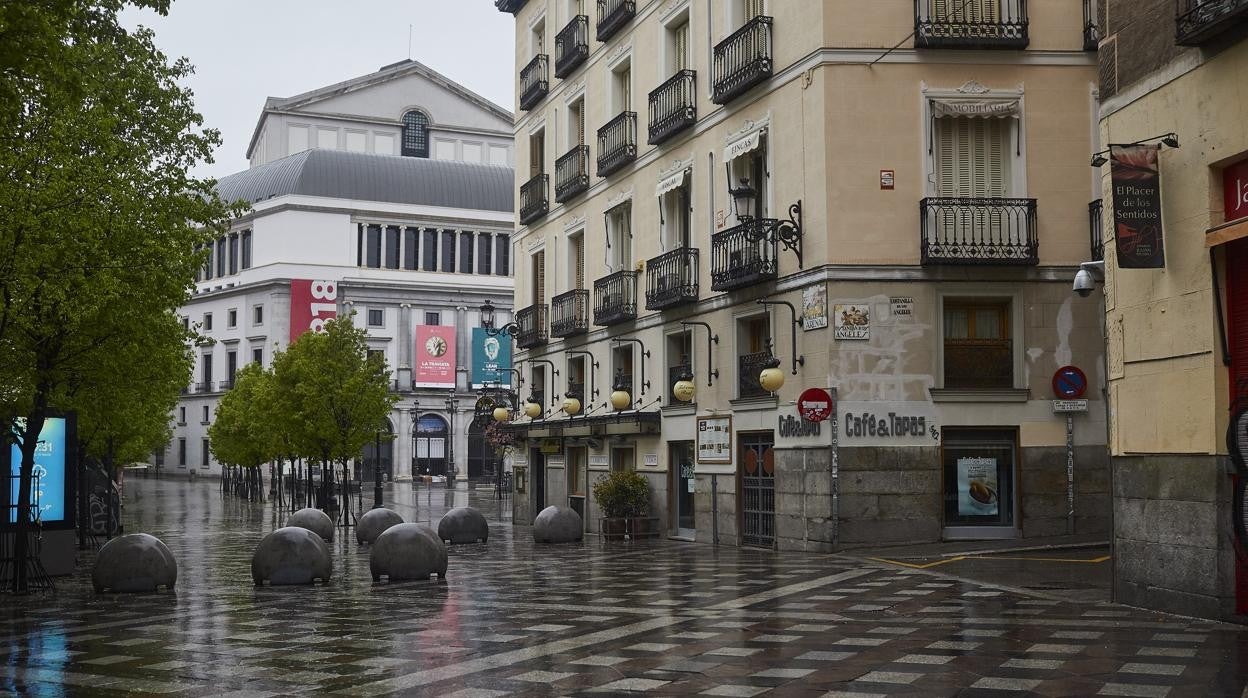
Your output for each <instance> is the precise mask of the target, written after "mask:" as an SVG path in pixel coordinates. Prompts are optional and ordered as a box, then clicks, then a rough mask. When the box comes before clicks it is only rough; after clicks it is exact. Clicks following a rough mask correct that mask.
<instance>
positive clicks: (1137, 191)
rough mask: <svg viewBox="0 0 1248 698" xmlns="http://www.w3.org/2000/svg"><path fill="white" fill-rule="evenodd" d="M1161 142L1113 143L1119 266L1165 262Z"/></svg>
mask: <svg viewBox="0 0 1248 698" xmlns="http://www.w3.org/2000/svg"><path fill="white" fill-rule="evenodd" d="M1160 149H1161V146H1160V145H1158V144H1152V145H1111V146H1110V147H1109V159H1110V170H1111V172H1112V175H1113V184H1114V243H1115V249H1116V250H1117V253H1118V267H1119V268H1120V269H1161V268H1163V267H1165V266H1166V253H1165V245H1164V240H1163V237H1164V236H1163V234H1162V218H1161V173H1160V172H1158V170H1157V153H1158V152H1159V151H1160Z"/></svg>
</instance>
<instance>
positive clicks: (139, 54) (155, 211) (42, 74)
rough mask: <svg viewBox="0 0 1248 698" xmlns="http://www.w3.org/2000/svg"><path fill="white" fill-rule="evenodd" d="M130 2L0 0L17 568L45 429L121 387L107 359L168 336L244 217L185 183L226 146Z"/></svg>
mask: <svg viewBox="0 0 1248 698" xmlns="http://www.w3.org/2000/svg"><path fill="white" fill-rule="evenodd" d="M124 4H126V3H124V2H123V1H122V0H111V1H110V0H103V1H97V2H70V1H68V0H59V1H58V0H35V1H34V2H8V3H0V46H3V47H4V48H3V49H0V85H2V86H3V87H0V355H2V356H4V361H3V362H0V424H13V425H14V427H13V429H12V433H9V430H7V429H0V434H2V435H3V436H4V437H8V438H9V439H11V440H13V441H14V442H15V443H16V444H17V445H18V446H19V447H20V449H21V452H22V462H21V468H20V484H19V494H18V507H19V510H18V522H19V523H18V525H19V534H18V536H17V542H16V546H15V547H16V549H15V554H16V556H17V558H18V559H19V560H24V559H25V557H26V555H27V545H28V537H27V535H26V532H27V530H28V528H29V521H30V507H29V501H30V487H31V473H32V470H33V466H34V453H35V448H36V446H37V443H38V435H39V434H40V432H41V431H42V429H43V424H44V421H45V419H46V418H47V416H48V415H49V414H50V413H52V411H53V410H54V409H63V408H65V407H66V406H73V405H74V404H75V402H76V401H80V400H81V395H80V394H78V392H77V391H78V390H79V388H80V387H81V386H88V385H93V386H102V385H110V384H109V383H108V382H107V381H105V380H100V379H97V378H96V377H94V375H95V374H96V373H98V372H100V371H114V372H116V371H119V370H120V371H122V373H123V375H124V373H125V369H126V367H125V366H119V365H118V363H117V362H115V361H112V360H110V357H116V356H122V355H126V352H125V346H126V342H127V337H128V336H131V335H134V334H138V335H140V336H151V335H158V334H159V332H158V327H157V326H158V325H159V324H160V323H164V322H166V321H167V318H168V315H169V314H170V313H172V312H173V311H174V310H175V309H176V308H177V307H178V306H179V305H181V304H182V303H183V302H184V301H185V300H186V299H187V297H188V290H189V288H190V286H191V283H192V282H193V279H194V275H195V269H196V267H197V266H198V265H199V264H200V263H202V256H201V255H199V254H197V253H196V252H195V250H196V246H197V245H198V244H200V243H204V242H207V241H208V240H210V239H211V238H212V237H214V235H215V234H216V233H217V232H219V231H220V230H221V229H223V227H224V224H225V222H226V221H227V220H228V219H229V217H230V214H231V211H232V209H231V208H230V207H228V206H227V205H225V204H224V203H223V202H221V201H220V199H219V198H218V197H217V196H216V194H215V191H214V186H215V183H214V182H212V181H211V180H202V179H196V178H193V177H191V176H190V175H189V171H190V170H191V168H192V167H194V166H195V165H196V164H197V163H199V162H201V161H211V152H212V148H213V147H214V146H215V145H217V144H218V143H219V142H220V138H219V136H218V134H217V133H216V132H215V131H212V130H205V129H203V128H202V118H201V117H200V115H199V114H198V113H196V112H195V108H194V104H193V101H192V97H191V94H190V92H189V90H186V89H184V88H182V87H180V86H179V84H178V83H179V81H181V80H183V79H184V78H185V77H186V76H188V75H189V74H190V73H191V71H192V69H191V66H190V64H189V63H187V62H186V61H185V60H177V61H173V62H170V60H169V59H168V58H166V56H165V55H164V54H162V53H161V52H160V51H158V50H157V49H156V47H155V45H154V43H153V37H152V33H151V32H150V31H149V30H146V29H139V30H137V31H134V32H128V31H126V30H125V29H123V28H122V27H121V26H120V25H119V24H118V23H117V11H118V10H119V9H120V8H121V7H122V6H123V5H124ZM133 4H138V5H141V6H149V7H153V8H154V9H156V10H157V11H158V12H164V11H165V10H167V7H168V2H167V0H165V1H160V0H157V1H154V2H143V1H142V0H140V2H138V3H133ZM19 35H20V36H19ZM10 41H12V42H13V43H10ZM14 46H17V47H19V48H16V49H15V48H14ZM131 355H132V354H131ZM175 394H176V393H175ZM168 397H169V396H168V395H162V396H157V395H155V394H153V393H148V394H145V395H142V396H140V398H139V399H154V400H155V401H156V402H157V403H159V404H167V403H166V401H167V399H168ZM16 567H17V574H16V575H14V590H15V591H18V592H24V591H26V588H27V580H26V573H25V565H24V564H22V563H20V562H19V564H18V565H17V566H16Z"/></svg>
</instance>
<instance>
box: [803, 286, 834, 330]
mask: <svg viewBox="0 0 1248 698" xmlns="http://www.w3.org/2000/svg"><path fill="white" fill-rule="evenodd" d="M827 326H828V287H827V286H826V285H824V284H823V283H817V284H815V285H813V286H807V287H806V288H803V289H802V330H803V331H810V330H818V329H823V328H825V327H827Z"/></svg>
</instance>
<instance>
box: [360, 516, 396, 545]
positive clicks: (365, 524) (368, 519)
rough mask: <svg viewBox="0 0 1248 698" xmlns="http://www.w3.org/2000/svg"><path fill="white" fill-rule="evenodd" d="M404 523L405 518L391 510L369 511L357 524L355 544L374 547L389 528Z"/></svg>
mask: <svg viewBox="0 0 1248 698" xmlns="http://www.w3.org/2000/svg"><path fill="white" fill-rule="evenodd" d="M401 523H403V517H402V516H399V515H398V514H397V513H396V512H393V511H390V510H389V509H369V510H368V511H366V512H364V515H363V516H361V517H360V520H359V521H356V522H355V542H357V543H359V544H361V545H363V544H364V543H368V544H369V545H372V544H373V543H375V542H377V536H380V535H381V534H382V533H383V532H384V531H385V530H386V529H387V528H390V527H391V526H397V525H399V524H401Z"/></svg>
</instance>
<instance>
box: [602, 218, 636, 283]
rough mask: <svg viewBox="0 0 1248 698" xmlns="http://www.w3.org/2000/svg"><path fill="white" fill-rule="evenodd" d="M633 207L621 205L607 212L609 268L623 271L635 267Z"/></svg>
mask: <svg viewBox="0 0 1248 698" xmlns="http://www.w3.org/2000/svg"><path fill="white" fill-rule="evenodd" d="M632 225H633V206H632V203H631V202H628V203H623V204H620V205H619V206H616V207H615V208H613V209H611V210H610V211H607V266H608V267H610V269H611V271H613V272H615V271H622V270H624V269H628V268H630V267H632V265H633V230H632Z"/></svg>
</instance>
